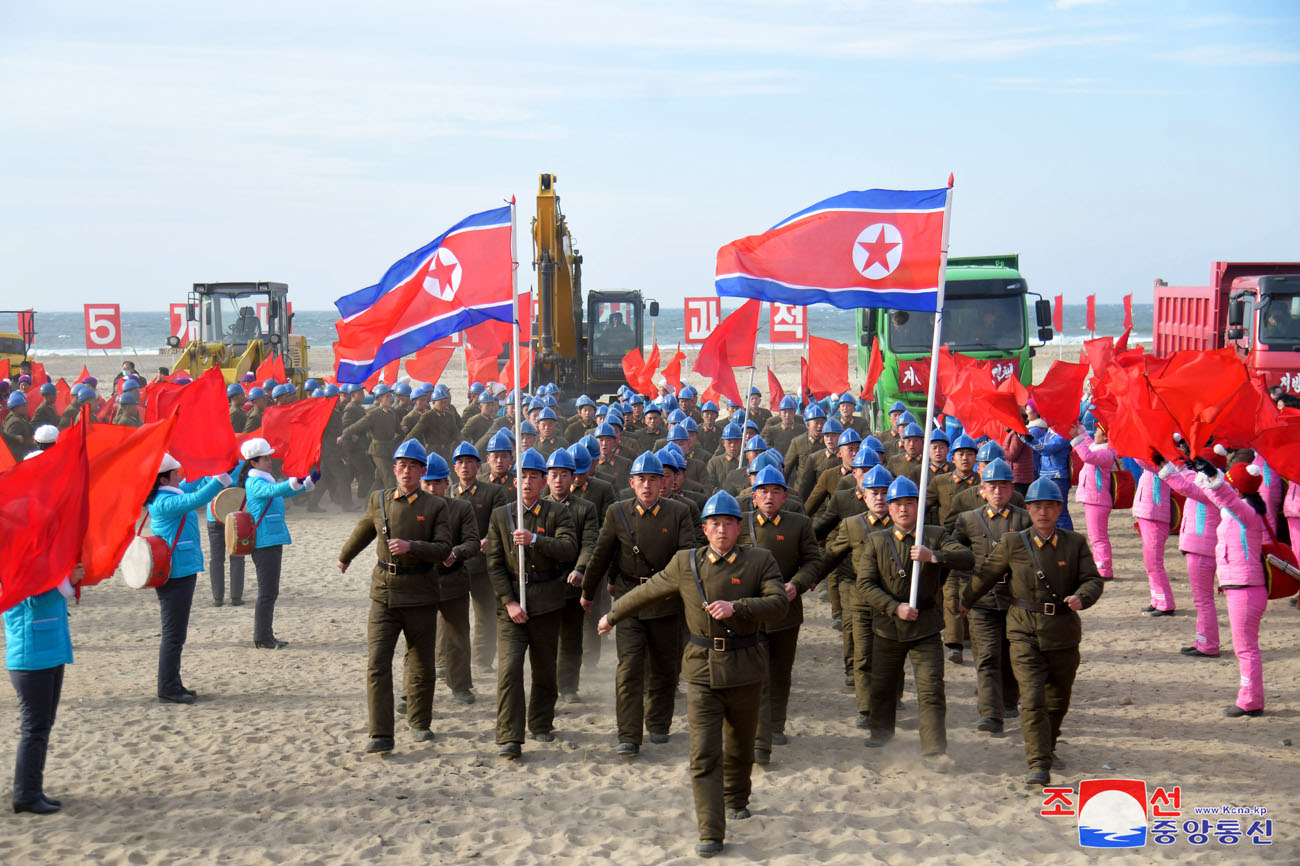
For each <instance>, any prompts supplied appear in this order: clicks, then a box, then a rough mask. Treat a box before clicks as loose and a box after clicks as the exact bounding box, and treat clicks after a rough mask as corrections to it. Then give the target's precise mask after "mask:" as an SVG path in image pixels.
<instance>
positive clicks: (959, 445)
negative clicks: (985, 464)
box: [948, 433, 979, 451]
mask: <svg viewBox="0 0 1300 866" xmlns="http://www.w3.org/2000/svg"><path fill="white" fill-rule="evenodd" d="M962 449H967V450H970V451H979V446H978V445H976V444H975V440H974V439H972V438H970V437H969V436H967V435H966V434H965V433H962V434H961V435H960V436H958V437H957V438H956V439H954V440H952V442H951V443H949V446H948V450H949V451H961V450H962Z"/></svg>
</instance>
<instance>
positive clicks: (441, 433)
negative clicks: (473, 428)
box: [409, 385, 464, 458]
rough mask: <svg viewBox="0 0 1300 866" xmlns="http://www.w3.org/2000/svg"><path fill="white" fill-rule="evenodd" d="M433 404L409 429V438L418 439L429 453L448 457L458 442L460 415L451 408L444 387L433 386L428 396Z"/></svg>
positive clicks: (448, 393) (448, 392) (460, 424)
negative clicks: (434, 452) (432, 452)
mask: <svg viewBox="0 0 1300 866" xmlns="http://www.w3.org/2000/svg"><path fill="white" fill-rule="evenodd" d="M430 396H431V398H432V400H433V404H432V407H431V408H430V409H429V411H428V412H425V413H424V414H423V415H421V416H420V418H419V420H418V421H416V422H415V426H414V427H412V428H411V432H410V434H409V436H410V437H411V438H412V439H419V440H420V442H422V443H423V444H424V447H425V448H426V449H427V450H429V451H436V452H438V453H439V454H441V455H443V456H444V458H446V457H450V456H451V453H452V451H453V449H455V447H456V444H457V443H458V442H460V439H461V436H460V428H461V427H462V426H464V425H463V424H462V423H461V420H460V415H459V414H458V413H457V412H456V410H455V409H453V408H452V407H451V392H450V391H448V390H447V386H446V385H435V386H434V387H433V391H432V393H431V394H430Z"/></svg>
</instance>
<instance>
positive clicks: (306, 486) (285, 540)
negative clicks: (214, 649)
mask: <svg viewBox="0 0 1300 866" xmlns="http://www.w3.org/2000/svg"><path fill="white" fill-rule="evenodd" d="M239 453H240V454H241V455H242V456H243V458H244V468H243V469H242V470H241V471H240V482H241V484H242V485H243V487H244V492H245V493H246V494H247V500H246V501H245V504H244V508H245V509H246V510H247V511H248V514H249V516H250V517H252V518H253V522H254V523H255V524H256V525H257V532H256V533H255V541H254V543H253V553H252V558H253V569H254V571H255V572H256V574H257V605H256V607H254V609H253V646H255V647H257V648H258V649H283V648H284V647H286V646H288V645H289V643H288V641H282V640H280V639H278V638H277V637H276V636H275V629H274V624H275V600H276V599H277V598H279V597H280V565H281V562H282V560H283V558H284V546H285V545H286V544H292V543H293V539H292V538H290V537H289V526H288V524H286V523H285V520H284V500H286V499H289V498H292V497H294V496H297V495H298V494H299V493H302V492H304V491H307V490H311V489H313V488H314V487H315V486H316V482H315V480H314V479H312V478H311V477H310V476H308V477H307V478H303V479H301V480H299V479H297V478H290V479H289V480H287V481H276V480H275V476H274V475H272V474H271V468H272V467H271V455H272V454H274V453H275V449H274V448H272V447H271V443H270V442H267V441H266V440H265V439H260V438H258V439H249V440H248V441H247V442H245V443H244V444H243V445H241V446H240V449H239Z"/></svg>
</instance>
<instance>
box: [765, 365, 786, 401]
mask: <svg viewBox="0 0 1300 866" xmlns="http://www.w3.org/2000/svg"><path fill="white" fill-rule="evenodd" d="M784 397H785V389H784V388H782V387H781V380H780V379H778V378H776V374H775V373H773V372H772V368H771V367H768V368H767V408H769V409H771V410H772V411H773V412H775V411H776V410H777V407H779V406H780V405H781V400H782V399H783V398H784Z"/></svg>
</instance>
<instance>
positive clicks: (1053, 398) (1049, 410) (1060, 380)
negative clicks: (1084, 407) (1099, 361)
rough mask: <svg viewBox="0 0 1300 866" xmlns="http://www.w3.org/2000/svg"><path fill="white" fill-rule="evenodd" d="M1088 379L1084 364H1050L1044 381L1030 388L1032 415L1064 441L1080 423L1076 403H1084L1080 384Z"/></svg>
mask: <svg viewBox="0 0 1300 866" xmlns="http://www.w3.org/2000/svg"><path fill="white" fill-rule="evenodd" d="M1087 378H1088V365H1087V364H1083V363H1079V364H1072V363H1070V362H1068V361H1053V362H1052V366H1051V368H1050V369H1048V371H1047V375H1046V376H1044V377H1043V381H1042V382H1040V383H1039V384H1037V385H1033V386H1031V387H1030V388H1029V397H1030V399H1032V400H1033V401H1034V409H1035V411H1037V412H1038V414H1039V416H1040V417H1041V418H1042V419H1043V420H1044V421H1046V422H1047V426H1048V427H1050V428H1052V429H1053V430H1055V431H1056V432H1057V433H1059V434H1060V435H1062V436H1064V437H1066V438H1067V439H1068V438H1070V432H1071V431H1072V430H1073V429H1074V425H1075V424H1077V423H1079V402H1080V401H1081V400H1082V399H1083V383H1084V380H1085V379H1087Z"/></svg>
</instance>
